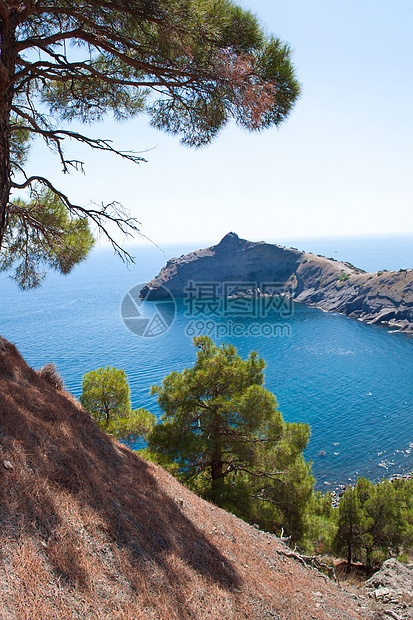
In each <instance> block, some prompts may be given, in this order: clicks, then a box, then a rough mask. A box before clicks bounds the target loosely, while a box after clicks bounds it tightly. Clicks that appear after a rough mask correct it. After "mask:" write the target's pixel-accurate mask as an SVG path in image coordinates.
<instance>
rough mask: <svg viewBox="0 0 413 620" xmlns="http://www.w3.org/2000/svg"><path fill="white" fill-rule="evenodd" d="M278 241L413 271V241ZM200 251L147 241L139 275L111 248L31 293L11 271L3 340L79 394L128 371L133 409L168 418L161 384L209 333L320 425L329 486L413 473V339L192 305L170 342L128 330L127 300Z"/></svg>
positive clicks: (310, 311)
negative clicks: (102, 373)
mask: <svg viewBox="0 0 413 620" xmlns="http://www.w3.org/2000/svg"><path fill="white" fill-rule="evenodd" d="M217 241H218V240H216V241H215V242H217ZM268 241H271V242H276V243H279V244H281V245H286V246H288V247H296V248H298V249H300V250H305V251H310V252H313V253H314V254H322V255H325V256H328V257H332V258H336V259H338V260H345V261H349V262H351V263H353V264H354V265H356V266H357V267H361V268H363V269H365V270H366V271H376V270H381V269H389V270H393V269H399V268H408V267H413V235H411V234H410V235H407V234H406V235H389V236H376V235H372V236H363V237H342V238H319V239H315V238H306V239H298V238H289V239H278V240H275V239H269V240H268ZM202 245H208V244H202ZM199 247H200V244H199V243H198V244H192V245H191V244H181V245H175V246H166V247H163V248H162V251H161V250H160V249H158V248H157V247H155V246H153V245H139V246H136V247H134V248H131V253H132V254H133V255H134V256H135V257H136V262H135V264H134V265H131V266H130V267H129V268H128V267H127V266H126V265H124V264H123V263H122V262H121V261H120V260H119V259H118V258H116V257H115V256H114V255H113V253H112V252H111V250H110V249H108V248H97V249H96V250H94V252H93V253H92V255H91V256H90V258H89V259H88V260H87V261H86V262H85V263H83V264H82V265H79V266H78V267H77V268H76V269H75V270H74V271H73V273H72V274H70V275H69V276H65V277H63V276H60V275H58V274H56V273H50V274H49V275H48V276H47V278H46V279H45V281H44V284H43V286H42V287H41V288H40V289H37V290H34V291H28V292H22V291H19V290H18V288H17V287H16V285H15V283H14V282H13V281H12V280H10V279H9V278H7V276H6V275H5V274H0V290H1V297H0V334H1V335H2V336H3V337H4V338H6V339H8V340H10V341H11V342H13V343H15V344H16V345H17V347H18V348H19V350H20V352H21V353H22V355H23V356H24V357H25V359H26V361H27V362H28V363H29V364H30V365H32V366H33V367H34V368H40V367H41V366H43V365H44V364H46V363H47V362H49V361H53V362H54V363H55V364H56V365H57V367H58V370H59V372H60V374H61V375H62V377H63V379H64V381H65V384H66V386H67V388H68V389H69V390H70V391H71V392H72V393H73V394H74V395H75V396H79V395H80V393H81V384H82V376H83V374H84V373H85V372H88V371H90V370H94V369H96V368H99V367H101V366H115V367H117V368H123V369H125V371H126V373H127V376H128V379H129V383H130V386H131V391H132V402H133V406H134V407H145V408H148V409H149V410H151V411H152V412H153V413H156V414H157V415H159V414H160V411H159V408H158V406H157V402H156V399H155V398H154V397H152V396H151V395H150V393H149V390H150V387H151V386H152V385H156V384H159V383H160V382H161V381H162V379H163V377H164V376H165V375H166V374H168V373H169V372H171V371H172V370H177V371H181V370H183V369H184V368H185V367H187V366H190V365H191V364H193V362H194V360H195V356H196V353H195V349H194V346H193V345H192V343H191V336H193V335H198V333H209V334H210V335H211V337H213V338H214V340H215V341H216V342H217V343H221V342H222V341H224V340H225V341H226V342H231V343H232V344H234V345H235V346H236V347H237V349H238V351H239V353H240V354H241V355H242V356H244V357H246V356H247V355H248V353H249V352H250V351H251V350H255V351H257V352H258V353H259V355H260V356H261V357H263V358H264V360H265V362H266V364H267V367H266V375H265V377H266V379H265V383H266V387H267V388H268V389H269V390H271V391H272V392H274V394H275V395H276V397H277V400H278V404H279V408H280V410H281V412H282V413H283V416H284V418H285V419H286V420H288V421H290V422H293V421H299V422H307V423H309V424H310V426H311V440H310V443H309V446H308V449H307V451H306V457H307V458H308V459H309V460H311V461H312V462H313V472H314V475H315V477H316V480H317V488H318V489H320V490H322V491H327V490H330V489H335V488H337V486H338V485H339V484H348V483H350V482H353V481H355V479H356V478H357V476H361V475H363V476H366V477H369V478H371V479H372V480H378V479H380V478H381V477H389V476H391V475H393V474H394V473H406V472H408V471H412V470H413V394H412V385H413V336H410V335H407V334H403V333H395V332H391V331H390V330H389V329H388V328H386V327H384V326H377V325H367V324H364V323H361V322H359V321H356V320H353V319H349V318H347V317H344V316H342V315H340V314H336V313H325V312H322V311H321V310H317V309H314V308H307V307H305V306H303V305H300V304H293V305H292V307H291V308H289V311H288V312H282V311H281V313H280V311H279V309H278V311H277V312H278V314H277V312H276V311H274V312H273V313H272V314H271V313H270V314H269V315H268V316H266V317H264V318H261V317H260V316H258V317H257V316H256V315H253V314H252V313H249V314H248V312H245V309H244V314H243V316H241V317H240V316H238V317H236V316H235V317H232V316H231V317H230V318H228V316H226V317H224V316H223V312H222V309H218V311H217V309H216V308H215V309H214V310H215V313H214V314H211V313H210V314H208V313H206V314H205V315H202V314H198V316H194V315H192V316H189V317H188V316H187V315H188V305H187V304H185V303H184V302H183V301H182V300H177V304H176V316H175V319H174V322H173V324H172V325H171V327H170V328H169V329H168V330H167V331H166V332H165V333H164V334H162V335H160V336H158V337H142V336H138V335H136V334H135V333H132V332H131V331H130V330H129V329H128V328H127V327H126V326H125V324H124V322H123V320H122V317H121V304H122V300H123V299H124V297H125V295H126V294H127V293H128V291H130V290H132V289H133V288H134V287H135V286H137V285H139V284H142V283H145V282H147V281H149V280H151V279H152V278H153V277H154V276H155V275H156V274H157V273H158V272H159V271H160V269H161V267H162V266H163V265H164V264H165V262H166V260H167V259H168V258H171V257H173V256H179V255H181V254H184V253H187V252H189V251H192V250H196V249H198V248H199ZM198 310H199V309H198ZM140 312H141V316H142V317H143V316H146V314H147V315H148V316H150V315H151V312H152V313H153V304H143V305H142V307H141V308H140ZM145 313H146V314H145ZM235 324H237V325H238V324H242V326H243V330H242V334H241V335H235V334H234V329H233V327H234V325H235ZM252 327H254V329H252ZM235 331H237V332H238V333H239V331H240V330H235Z"/></svg>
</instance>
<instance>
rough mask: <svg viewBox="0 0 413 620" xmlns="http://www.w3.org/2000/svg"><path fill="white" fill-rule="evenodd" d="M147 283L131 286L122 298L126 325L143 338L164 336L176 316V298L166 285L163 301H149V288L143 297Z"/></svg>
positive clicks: (122, 311)
mask: <svg viewBox="0 0 413 620" xmlns="http://www.w3.org/2000/svg"><path fill="white" fill-rule="evenodd" d="M144 286H145V284H138V285H137V286H134V287H133V288H131V289H130V290H129V291H128V292H127V293H126V295H125V297H124V298H123V300H122V304H121V308H120V313H121V317H122V321H123V322H124V324H125V326H126V327H127V328H128V329H129V331H131V332H132V333H133V334H135V335H136V336H140V337H141V338H157V337H158V336H163V335H164V334H165V333H166V332H167V331H168V330H169V329H170V328H171V326H172V324H173V322H174V320H175V316H176V304H175V299H174V298H173V296H172V295H171V293H170V292H169V291H168V289H167V288H166V287H164V286H161V287H160V288H161V289H162V301H156V302H152V301H148V299H147V298H148V295H149V293H150V291H149V290H148V291H147V292H146V294H145V295H144V296H143V297H141V296H140V293H141V290H142V288H143V287H144Z"/></svg>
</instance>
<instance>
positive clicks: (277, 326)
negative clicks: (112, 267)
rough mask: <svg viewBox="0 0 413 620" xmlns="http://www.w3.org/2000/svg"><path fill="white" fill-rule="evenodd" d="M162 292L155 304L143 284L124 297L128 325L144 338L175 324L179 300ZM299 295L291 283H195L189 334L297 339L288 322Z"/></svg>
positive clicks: (190, 290) (190, 291)
mask: <svg viewBox="0 0 413 620" xmlns="http://www.w3.org/2000/svg"><path fill="white" fill-rule="evenodd" d="M142 290H143V291H146V292H145V293H144V295H143V297H141V295H142V293H141V291H142ZM157 293H158V294H157V297H158V299H162V301H158V300H157V301H149V300H148V296H149V295H150V291H149V289H148V288H147V287H146V286H145V285H143V284H139V285H137V286H134V287H133V288H132V289H130V291H128V292H127V293H126V295H125V297H124V298H123V301H122V305H121V316H122V320H123V322H124V324H125V325H126V327H127V328H128V329H129V330H130V331H131V332H132V333H134V334H136V335H137V336H141V337H142V338H155V337H158V336H162V335H163V334H165V333H166V332H167V331H168V330H169V329H170V327H171V326H172V324H173V322H174V320H175V316H176V304H175V299H174V297H173V296H172V294H171V293H170V292H169V290H168V289H167V288H166V287H164V286H161V287H159V289H157ZM293 294H294V291H293V289H292V287H289V286H287V285H286V284H285V283H274V282H259V283H258V282H252V281H251V282H194V281H189V282H188V283H187V285H186V287H185V288H184V289H183V299H182V302H183V305H184V309H185V310H184V313H183V316H184V318H185V319H186V323H185V324H184V326H183V332H184V334H185V335H186V336H188V337H189V338H193V337H194V336H201V335H205V336H211V337H213V338H217V339H219V338H225V337H237V336H238V337H247V336H252V337H258V336H264V337H267V338H269V337H283V336H291V325H290V323H289V322H288V321H287V322H285V320H284V321H283V320H282V319H286V318H287V317H291V316H292V315H293V314H294V303H293Z"/></svg>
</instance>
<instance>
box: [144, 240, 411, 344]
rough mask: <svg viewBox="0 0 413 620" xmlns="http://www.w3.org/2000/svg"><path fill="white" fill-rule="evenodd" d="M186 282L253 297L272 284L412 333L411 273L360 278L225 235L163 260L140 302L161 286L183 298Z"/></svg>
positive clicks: (319, 259) (334, 265) (290, 251)
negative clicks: (235, 286)
mask: <svg viewBox="0 0 413 620" xmlns="http://www.w3.org/2000/svg"><path fill="white" fill-rule="evenodd" d="M189 282H196V283H217V282H218V283H228V282H231V283H233V282H239V283H244V282H245V283H251V287H252V288H251V291H250V294H253V295H262V294H263V287H262V284H266V285H267V290H268V291H271V287H270V286H268V285H269V284H270V283H274V284H276V285H277V286H276V287H275V288H274V290H276V292H277V294H280V293H281V294H282V295H285V296H289V297H291V298H292V299H294V300H295V301H297V302H301V303H303V304H306V305H307V306H313V307H317V308H321V309H322V310H324V311H328V312H339V313H342V314H345V315H347V316H349V317H352V318H355V319H359V320H363V321H366V322H369V323H386V324H388V325H390V326H391V327H392V328H394V329H399V330H402V331H407V332H413V269H401V270H399V271H378V272H372V273H366V272H364V271H363V270H362V269H358V268H357V267H354V265H351V264H350V263H343V262H339V261H336V260H334V259H333V258H326V257H324V256H316V255H314V254H311V253H308V252H301V251H299V250H297V249H294V248H286V247H282V246H279V245H276V244H270V243H266V242H264V241H259V242H252V241H247V240H246V239H240V238H239V237H238V235H236V234H235V233H228V234H227V235H226V236H225V237H224V238H223V239H222V240H221V241H220V243H218V244H217V245H214V246H211V247H209V248H205V249H201V250H197V251H196V252H191V253H190V254H186V255H182V256H181V257H179V258H172V259H170V260H168V262H167V263H166V265H165V267H163V268H162V270H161V272H160V273H159V274H158V275H157V276H156V278H154V279H153V280H151V282H149V283H148V284H147V285H146V286H145V287H143V288H142V290H141V297H142V298H144V299H147V300H150V301H156V300H160V299H163V298H164V297H165V289H164V288H162V287H166V288H167V289H168V290H169V291H170V292H171V293H172V295H173V296H174V297H185V296H186V288H187V287H188V283H189ZM254 283H256V286H255V287H254V286H253V285H254ZM215 290H218V289H215ZM264 290H265V287H264ZM221 294H225V293H224V287H222V288H221ZM244 294H245V293H244Z"/></svg>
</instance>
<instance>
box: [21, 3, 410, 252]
mask: <svg viewBox="0 0 413 620" xmlns="http://www.w3.org/2000/svg"><path fill="white" fill-rule="evenodd" d="M238 3H239V4H240V5H242V6H243V7H244V8H247V9H250V10H251V11H253V12H254V13H256V14H257V15H258V17H259V18H260V20H261V22H262V24H263V25H265V27H266V29H267V30H268V31H269V32H272V33H273V34H275V35H277V36H279V37H280V38H281V39H282V40H284V41H287V42H289V43H290V45H291V47H292V49H293V50H294V54H293V61H294V64H295V66H296V69H297V75H298V79H299V80H300V82H301V84H302V97H301V99H300V101H299V102H298V104H297V105H296V107H295V108H294V110H293V112H292V113H291V115H290V117H289V119H288V120H287V121H286V122H285V123H284V124H283V125H282V126H281V127H280V128H279V129H278V130H269V131H266V132H263V133H260V134H249V133H246V132H243V131H242V130H240V129H238V128H236V127H234V126H231V127H229V128H227V129H225V130H224V131H223V132H222V133H221V134H220V135H219V136H218V138H217V139H216V140H215V141H214V142H213V143H212V144H211V145H210V146H209V147H206V148H203V149H201V150H190V149H188V148H187V147H183V146H181V145H180V144H179V140H178V139H176V138H173V137H170V136H166V135H165V134H162V133H160V132H158V131H156V130H153V129H150V128H149V127H148V121H147V118H145V117H143V116H142V117H140V118H139V119H136V120H135V121H133V122H128V123H125V124H122V125H119V124H115V123H113V122H112V121H108V122H105V123H102V124H100V125H99V126H97V127H93V128H92V129H91V130H90V128H88V130H89V133H92V134H93V135H95V136H99V137H102V138H111V139H113V140H114V141H115V143H116V145H117V146H118V147H119V148H123V149H130V150H135V151H144V150H146V149H152V150H149V151H148V152H147V153H146V154H145V157H147V159H148V163H144V164H141V165H139V166H136V165H133V164H130V163H127V162H124V161H121V160H118V159H116V158H115V157H112V156H109V155H105V156H103V155H96V154H94V155H90V154H89V153H88V152H87V151H82V152H81V155H82V157H83V158H84V159H85V161H86V176H84V177H83V176H82V175H80V174H73V175H70V177H69V176H65V177H63V176H62V175H60V174H59V166H58V164H57V162H56V161H54V160H53V159H51V158H49V157H48V156H46V157H45V156H44V150H43V149H44V147H43V146H42V149H40V148H39V147H37V146H36V147H35V148H34V149H33V155H32V157H31V160H30V166H29V171H30V172H31V173H32V172H33V173H35V172H37V173H39V174H44V173H45V170H44V167H45V166H47V168H48V171H49V173H50V175H51V176H52V177H53V179H54V181H55V183H56V184H58V186H59V187H61V188H62V189H63V190H64V191H67V192H68V193H70V195H71V197H72V198H73V200H75V201H78V202H79V203H80V204H82V205H85V204H87V203H88V202H89V201H90V200H94V201H96V202H101V201H103V202H105V203H107V202H110V201H111V200H115V199H116V200H119V201H120V202H122V203H123V204H124V205H125V206H127V207H128V208H129V209H130V210H131V212H132V213H133V214H134V215H135V216H136V217H137V218H138V219H139V220H140V222H141V223H142V232H143V233H144V234H145V235H147V236H148V237H150V238H151V239H152V240H154V241H155V242H157V243H166V242H182V241H183V242H192V241H194V242H195V241H196V242H198V241H200V242H202V241H218V240H219V239H220V238H221V237H222V236H223V235H225V234H226V233H227V232H229V231H235V232H237V233H238V234H239V235H240V236H241V237H244V238H248V239H251V240H261V239H272V240H277V239H278V238H280V239H282V238H283V237H288V236H289V237H291V236H300V237H303V236H320V235H330V234H331V235H342V234H364V233H383V232H413V191H412V189H413V155H412V143H413V131H412V111H413V70H412V64H413V37H412V25H413V3H412V0H391V1H389V0H345V1H344V0H340V1H339V0H311V1H310V0H239V2H238ZM73 153H74V154H75V153H77V154H78V149H77V150H74V151H73Z"/></svg>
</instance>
